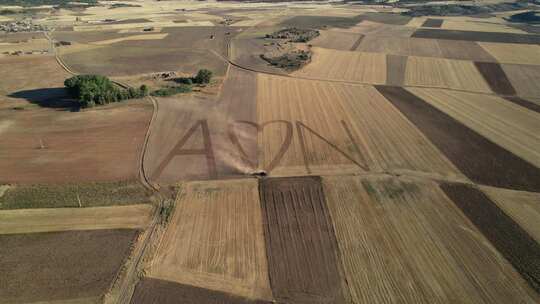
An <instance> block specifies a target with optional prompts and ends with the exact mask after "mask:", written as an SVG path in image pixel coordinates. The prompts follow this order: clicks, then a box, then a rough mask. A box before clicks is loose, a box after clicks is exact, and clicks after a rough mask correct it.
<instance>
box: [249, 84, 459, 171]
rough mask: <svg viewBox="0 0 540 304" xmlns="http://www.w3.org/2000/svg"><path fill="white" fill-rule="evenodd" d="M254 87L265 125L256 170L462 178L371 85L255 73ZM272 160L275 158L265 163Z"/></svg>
mask: <svg viewBox="0 0 540 304" xmlns="http://www.w3.org/2000/svg"><path fill="white" fill-rule="evenodd" d="M257 88H258V97H257V100H258V109H257V111H258V117H259V118H258V121H259V124H265V128H264V130H262V132H261V133H260V134H259V150H260V151H261V153H262V155H261V156H260V157H259V160H260V167H262V168H265V169H266V170H267V171H268V172H269V173H270V174H271V175H290V174H297V175H298V174H306V173H307V174H310V173H312V174H335V173H340V174H342V173H343V172H362V171H366V170H367V169H368V168H369V171H377V172H381V171H393V172H405V171H406V172H411V171H416V172H424V173H426V174H434V175H439V176H445V177H447V178H458V179H461V177H462V175H461V173H459V171H458V170H457V169H456V168H455V167H454V166H453V165H452V164H451V163H450V161H449V160H447V159H446V158H445V157H444V156H443V155H442V154H441V153H440V152H439V151H438V150H437V149H436V148H435V147H434V146H433V145H432V144H431V143H430V142H429V140H427V139H426V138H425V137H424V136H423V135H422V133H421V132H420V131H419V130H418V129H416V127H415V126H414V125H413V124H412V123H410V122H409V121H408V120H407V119H406V118H405V117H404V116H403V115H402V114H401V113H400V112H399V111H398V110H397V109H396V108H394V107H393V106H392V105H391V103H389V102H388V101H387V100H386V99H385V98H384V97H383V96H382V95H381V94H379V93H378V92H377V90H375V89H374V88H373V87H371V86H364V85H349V84H340V83H330V82H322V81H312V80H300V79H291V78H285V77H276V76H268V75H259V76H258V84H257ZM270 122H272V123H270ZM288 122H289V123H288ZM308 128H309V129H308ZM293 129H296V130H293ZM293 131H294V133H293ZM300 132H301V135H300ZM290 136H292V138H290ZM288 138H290V145H288V144H287V142H288ZM283 149H285V151H284V153H283V155H282V157H279V156H280V151H283ZM276 159H277V161H279V163H277V164H274V165H273V169H272V168H270V167H272V166H270V165H271V164H272V163H273V162H275V161H276ZM306 164H307V165H306Z"/></svg>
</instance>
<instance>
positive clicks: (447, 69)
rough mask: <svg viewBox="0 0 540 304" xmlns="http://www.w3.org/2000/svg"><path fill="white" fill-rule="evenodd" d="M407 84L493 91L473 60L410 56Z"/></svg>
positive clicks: (482, 91) (406, 72) (473, 90)
mask: <svg viewBox="0 0 540 304" xmlns="http://www.w3.org/2000/svg"><path fill="white" fill-rule="evenodd" d="M405 85H406V86H421V87H437V88H450V89H456V90H466V91H472V92H481V93H490V92H491V90H490V87H489V86H488V83H486V81H485V80H484V78H483V77H482V75H481V74H480V73H479V72H478V70H477V69H476V67H475V64H474V63H473V62H471V61H462V60H452V59H440V58H427V57H413V56H411V57H408V60H407V70H406V71H405Z"/></svg>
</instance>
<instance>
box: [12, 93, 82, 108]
mask: <svg viewBox="0 0 540 304" xmlns="http://www.w3.org/2000/svg"><path fill="white" fill-rule="evenodd" d="M8 96H9V97H12V98H21V99H26V100H27V101H29V102H31V103H33V104H37V105H39V106H40V107H44V108H53V109H57V110H59V111H71V112H78V111H79V110H80V106H79V105H78V103H77V102H76V101H75V100H74V99H73V98H70V97H69V95H68V93H67V91H66V89H65V88H45V89H34V90H23V91H18V92H14V93H11V94H9V95H8Z"/></svg>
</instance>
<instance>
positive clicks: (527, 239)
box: [441, 184, 540, 293]
mask: <svg viewBox="0 0 540 304" xmlns="http://www.w3.org/2000/svg"><path fill="white" fill-rule="evenodd" d="M441 189H442V190H443V191H444V192H445V193H446V195H447V196H448V197H449V198H450V199H452V201H453V202H454V203H455V204H456V206H458V207H459V208H460V209H461V211H463V213H464V214H465V215H466V216H467V217H468V218H469V219H470V220H471V222H473V224H474V225H475V226H476V227H477V228H478V229H479V230H480V231H481V232H482V233H483V234H484V236H485V237H486V238H487V239H488V240H489V241H490V242H491V244H493V246H494V247H495V248H497V250H498V251H499V252H500V253H501V254H502V255H503V256H504V257H505V258H506V259H507V260H508V261H509V262H510V263H511V264H512V265H513V266H514V267H515V268H516V270H517V271H518V272H519V273H520V274H521V276H522V277H523V278H524V279H525V280H526V281H527V282H528V283H529V285H530V286H531V287H532V288H533V289H534V290H536V292H538V293H540V244H538V243H537V242H536V241H535V240H534V239H533V238H532V237H531V236H530V235H529V234H528V233H527V232H526V231H525V230H523V228H521V227H520V226H519V225H518V224H517V223H516V222H515V221H514V220H513V219H512V218H511V217H509V216H508V215H507V214H505V213H504V212H503V211H502V210H501V209H499V207H498V206H497V204H495V203H494V202H493V201H491V199H489V197H487V196H486V195H485V194H484V193H482V192H481V191H480V190H478V189H476V188H472V187H470V186H467V185H462V184H442V185H441Z"/></svg>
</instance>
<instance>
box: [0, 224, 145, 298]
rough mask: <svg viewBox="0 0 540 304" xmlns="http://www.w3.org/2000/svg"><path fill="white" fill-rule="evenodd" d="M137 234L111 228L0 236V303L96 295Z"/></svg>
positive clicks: (124, 255)
mask: <svg viewBox="0 0 540 304" xmlns="http://www.w3.org/2000/svg"><path fill="white" fill-rule="evenodd" d="M137 234H138V232H137V231H136V230H128V229H116V230H93V231H65V232H50V233H31V234H9V235H0V244H1V246H0V256H2V259H0V269H2V280H0V303H6V304H8V303H9V304H13V303H28V302H36V301H38V300H41V301H55V300H69V299H78V298H92V297H95V298H98V297H100V296H102V295H103V294H104V293H105V292H106V291H107V289H108V288H109V286H110V285H111V283H112V281H113V279H114V278H115V276H116V274H117V273H118V271H119V270H120V268H121V266H122V264H123V263H124V261H125V259H126V258H127V256H128V254H129V252H130V246H131V243H132V242H133V241H134V239H135V238H136V236H137Z"/></svg>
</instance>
